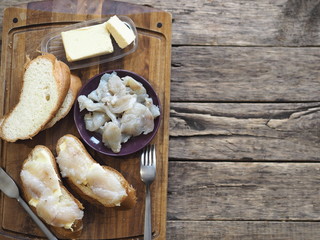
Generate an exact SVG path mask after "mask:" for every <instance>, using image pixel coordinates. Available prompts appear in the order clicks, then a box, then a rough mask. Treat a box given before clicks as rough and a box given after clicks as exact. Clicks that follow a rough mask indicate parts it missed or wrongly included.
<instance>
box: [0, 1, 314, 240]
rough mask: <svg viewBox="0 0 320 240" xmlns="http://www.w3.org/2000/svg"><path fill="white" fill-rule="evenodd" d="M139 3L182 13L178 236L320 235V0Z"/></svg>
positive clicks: (171, 234)
mask: <svg viewBox="0 0 320 240" xmlns="http://www.w3.org/2000/svg"><path fill="white" fill-rule="evenodd" d="M26 2H30V0H4V1H3V2H2V3H1V4H0V8H1V7H2V8H4V7H5V6H9V5H12V4H16V3H26ZM126 2H129V3H137V2H136V1H134V0H126ZM138 4H140V5H144V4H146V5H149V6H152V7H155V8H158V9H161V10H163V11H168V12H170V13H172V17H173V23H172V30H173V32H172V44H173V45H172V68H171V71H172V78H171V106H170V108H171V112H170V122H169V123H170V144H169V157H170V158H169V160H170V161H169V163H170V164H169V186H168V210H167V212H168V221H167V235H166V236H167V239H187V240H198V239H204V240H207V239H217V240H220V239H223V240H231V239H232V240H244V239H245V240H305V239H308V240H318V239H319V236H320V233H319V204H318V202H319V187H318V185H319V166H318V164H319V156H320V154H319V144H320V129H319V127H320V123H319V119H320V118H319V107H320V100H319V86H320V85H319V70H320V69H319V64H318V62H319V56H320V55H319V49H318V47H319V43H320V33H319V31H320V28H319V25H320V15H319V12H320V1H319V0H310V1H304V0H280V1H270V0H261V1H251V0H241V1H234V0H215V1H211V0H195V1H191V0H188V1H182V0H177V1H171V0H163V1H157V0H141V1H139V3H138ZM0 14H1V13H0ZM1 21H2V20H1V17H0V22H1ZM0 27H1V26H0ZM137 64H138V63H137ZM113 66H118V65H117V64H114V65H113ZM88 75H90V74H84V76H88ZM169 123H167V124H169Z"/></svg>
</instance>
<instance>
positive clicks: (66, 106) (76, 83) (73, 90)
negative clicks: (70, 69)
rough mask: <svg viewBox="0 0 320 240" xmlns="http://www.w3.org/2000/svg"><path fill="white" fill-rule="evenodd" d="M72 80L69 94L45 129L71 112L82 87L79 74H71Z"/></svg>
mask: <svg viewBox="0 0 320 240" xmlns="http://www.w3.org/2000/svg"><path fill="white" fill-rule="evenodd" d="M70 80H71V81H70V88H69V90H68V93H67V96H66V97H65V99H64V101H63V103H62V105H61V107H60V108H59V110H58V112H57V113H56V115H55V116H54V117H53V118H52V119H51V121H50V122H48V123H47V125H46V126H45V127H44V129H47V128H51V127H52V126H53V125H55V124H56V123H57V122H58V121H59V120H61V119H62V118H64V117H65V116H66V115H67V114H68V113H69V112H70V110H71V108H72V106H73V103H74V101H75V99H76V97H77V95H78V92H79V90H80V88H81V87H82V82H81V79H80V78H79V77H78V76H76V75H74V74H71V78H70Z"/></svg>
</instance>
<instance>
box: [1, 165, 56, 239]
mask: <svg viewBox="0 0 320 240" xmlns="http://www.w3.org/2000/svg"><path fill="white" fill-rule="evenodd" d="M0 190H1V191H2V192H3V193H4V194H5V195H6V196H8V197H9V198H15V199H16V200H17V201H18V203H19V204H20V205H21V206H22V207H23V208H24V210H25V211H26V212H27V213H28V214H29V215H30V217H31V218H32V219H33V221H34V222H35V223H36V224H37V225H38V227H39V228H40V229H41V231H42V232H43V233H44V234H45V235H46V236H47V238H48V239H49V240H58V239H57V238H56V237H55V236H54V235H53V234H52V233H51V232H50V230H49V229H48V228H47V227H46V225H45V224H44V223H43V222H42V221H41V220H40V219H39V218H38V216H37V215H35V214H34V212H33V211H32V210H31V208H30V207H29V205H28V204H27V203H26V202H25V201H24V200H23V199H22V197H21V196H20V193H19V189H18V186H17V184H16V183H15V182H14V181H13V179H12V178H11V177H10V176H9V175H8V174H7V173H6V172H5V171H4V170H3V169H2V168H1V167H0Z"/></svg>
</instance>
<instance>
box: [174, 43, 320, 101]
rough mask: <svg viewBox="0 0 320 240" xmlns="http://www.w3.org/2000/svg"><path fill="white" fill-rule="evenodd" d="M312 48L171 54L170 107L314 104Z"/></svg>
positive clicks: (317, 87)
mask: <svg viewBox="0 0 320 240" xmlns="http://www.w3.org/2000/svg"><path fill="white" fill-rule="evenodd" d="M319 60H320V53H319V51H318V48H313V47H310V48H278V47H276V48H269V47H190V46H183V47H177V48H173V50H172V79H171V81H172V85H171V87H172V90H171V91H172V93H173V94H172V95H171V98H172V101H219V102H223V101H234V102H242V101H245V102H274V101H277V102H284V101H290V102H295V101H319V100H320V95H319V92H320V85H319V65H318V64H317V63H318V62H319Z"/></svg>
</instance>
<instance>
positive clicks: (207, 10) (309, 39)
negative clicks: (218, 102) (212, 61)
mask: <svg viewBox="0 0 320 240" xmlns="http://www.w3.org/2000/svg"><path fill="white" fill-rule="evenodd" d="M26 2H28V1H26V0H11V1H8V0H5V1H4V2H3V3H2V4H1V5H0V10H1V9H3V8H5V7H7V6H11V5H14V4H19V3H26ZM29 2H30V1H29ZM126 2H130V3H137V2H136V1H134V0H127V1H126ZM319 3H320V2H319V0H312V1H304V0H280V1H276V2H275V1H270V0H261V1H259V2H252V1H251V0H243V1H233V0H227V1H225V0H216V1H209V0H195V1H188V2H186V1H183V0H178V1H174V3H173V2H171V1H169V0H166V1H156V0H141V1H139V4H140V5H144V4H145V5H149V6H153V7H155V8H159V9H162V10H164V11H168V12H171V13H172V14H173V39H172V43H173V44H174V45H176V44H178V45H218V46H225V45H229V46H315V45H319V44H320V34H319V26H320V17H319V16H320V15H319V12H320V4H319ZM208 19H210V21H208ZM199 29H203V31H199ZM0 30H1V29H0Z"/></svg>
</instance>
